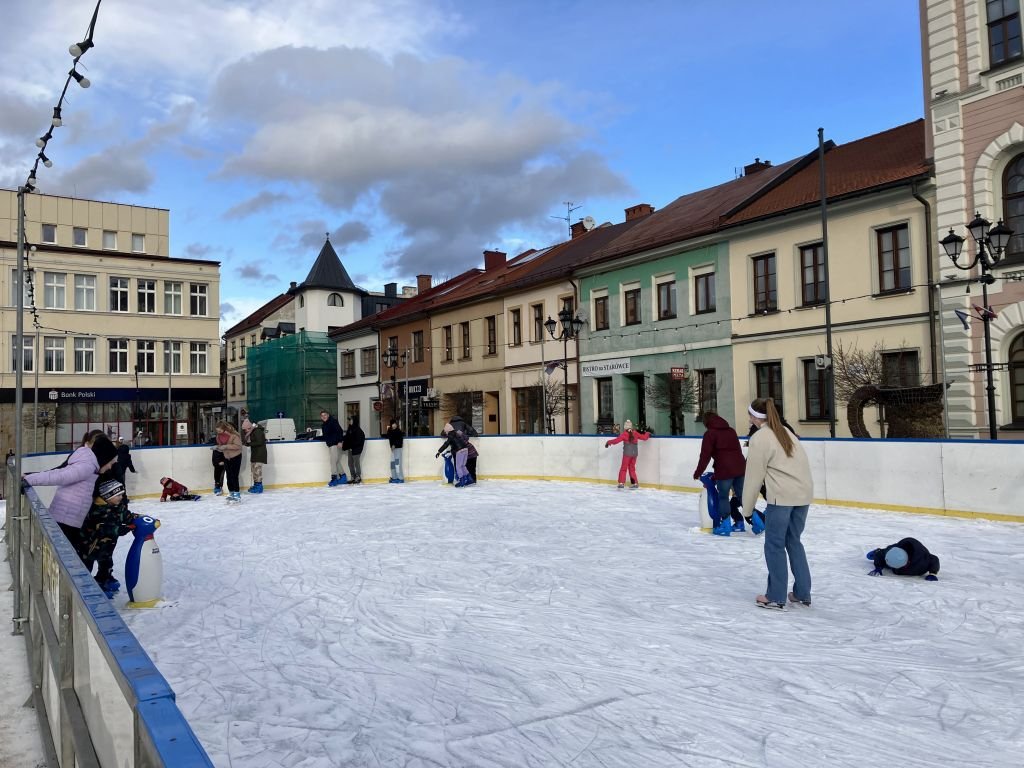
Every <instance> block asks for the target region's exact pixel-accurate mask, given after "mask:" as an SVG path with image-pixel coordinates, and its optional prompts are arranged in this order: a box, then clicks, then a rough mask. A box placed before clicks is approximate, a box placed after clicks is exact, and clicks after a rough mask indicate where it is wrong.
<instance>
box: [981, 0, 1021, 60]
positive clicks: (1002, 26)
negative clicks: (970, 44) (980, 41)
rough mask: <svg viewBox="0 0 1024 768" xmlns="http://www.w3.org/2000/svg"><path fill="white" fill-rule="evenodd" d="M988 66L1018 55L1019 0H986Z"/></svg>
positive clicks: (1019, 47)
mask: <svg viewBox="0 0 1024 768" xmlns="http://www.w3.org/2000/svg"><path fill="white" fill-rule="evenodd" d="M985 5H986V8H987V11H988V58H989V66H992V67H994V66H996V65H997V64H1002V63H1003V62H1004V61H1010V60H1011V59H1016V58H1019V57H1020V54H1021V46H1020V0H988V2H987V3H986V4H985Z"/></svg>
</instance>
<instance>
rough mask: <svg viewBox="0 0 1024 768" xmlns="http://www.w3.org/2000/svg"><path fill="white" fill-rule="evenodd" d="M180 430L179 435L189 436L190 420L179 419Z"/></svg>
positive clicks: (178, 427) (178, 426)
mask: <svg viewBox="0 0 1024 768" xmlns="http://www.w3.org/2000/svg"><path fill="white" fill-rule="evenodd" d="M177 429H178V431H177V432H176V434H177V436H178V437H188V422H187V421H179V422H178V424H177Z"/></svg>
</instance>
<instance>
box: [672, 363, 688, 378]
mask: <svg viewBox="0 0 1024 768" xmlns="http://www.w3.org/2000/svg"><path fill="white" fill-rule="evenodd" d="M671 371H672V379H673V380H674V381H685V380H686V379H688V378H690V366H688V365H683V366H680V367H678V368H677V367H673V368H672V369H671Z"/></svg>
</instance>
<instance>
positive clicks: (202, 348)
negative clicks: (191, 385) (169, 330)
mask: <svg viewBox="0 0 1024 768" xmlns="http://www.w3.org/2000/svg"><path fill="white" fill-rule="evenodd" d="M202 287H203V288H205V287H206V286H205V285H204V286H202ZM188 347H189V351H188V358H189V359H188V368H189V373H191V374H202V373H206V347H207V345H206V344H205V343H203V342H197V341H193V342H190V343H189V345H188Z"/></svg>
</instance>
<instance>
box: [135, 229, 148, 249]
mask: <svg viewBox="0 0 1024 768" xmlns="http://www.w3.org/2000/svg"><path fill="white" fill-rule="evenodd" d="M145 252H146V236H145V235H140V234H139V233H138V232H132V253H145Z"/></svg>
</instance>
